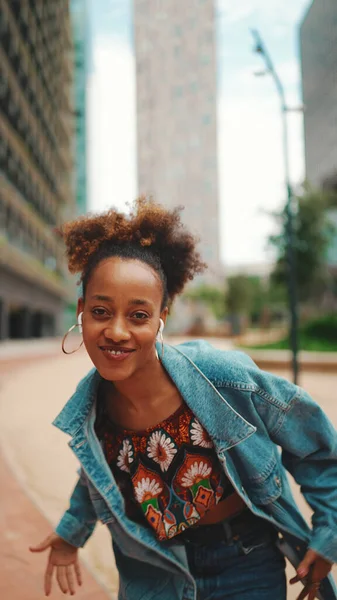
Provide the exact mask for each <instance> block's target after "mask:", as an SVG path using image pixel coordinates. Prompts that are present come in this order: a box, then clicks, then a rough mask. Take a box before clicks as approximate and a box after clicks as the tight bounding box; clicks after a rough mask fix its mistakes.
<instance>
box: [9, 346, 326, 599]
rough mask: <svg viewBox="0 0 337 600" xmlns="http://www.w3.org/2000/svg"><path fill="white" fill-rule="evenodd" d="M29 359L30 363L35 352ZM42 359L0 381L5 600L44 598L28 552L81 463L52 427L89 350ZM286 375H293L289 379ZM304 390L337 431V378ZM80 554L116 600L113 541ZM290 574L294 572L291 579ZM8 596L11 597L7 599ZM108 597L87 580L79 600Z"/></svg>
mask: <svg viewBox="0 0 337 600" xmlns="http://www.w3.org/2000/svg"><path fill="white" fill-rule="evenodd" d="M56 352H58V353H57V354H56ZM27 354H28V356H29V357H30V358H31V357H32V354H31V353H29V352H28V353H27ZM39 356H40V357H41V353H38V352H36V354H35V361H34V362H29V363H26V361H25V359H24V358H23V356H21V359H20V362H19V364H18V363H16V364H14V362H13V363H12V367H11V369H7V370H6V373H2V376H1V377H2V379H1V389H0V424H1V427H0V442H1V444H2V447H3V449H4V452H5V458H6V461H7V462H8V464H9V466H10V470H11V472H12V473H15V478H14V479H13V476H12V475H11V472H10V471H9V470H8V469H7V468H6V465H2V467H1V469H2V471H1V469H0V478H1V481H2V480H3V478H4V480H5V489H6V490H8V493H7V494H6V495H5V497H3V495H2V496H0V502H5V504H4V506H2V504H1V505H0V514H1V515H5V517H4V518H5V523H4V525H3V527H2V536H3V539H2V540H1V542H2V543H1V550H0V552H2V556H0V559H1V562H0V581H4V582H5V583H4V585H3V588H2V587H0V598H1V599H2V598H4V600H21V599H22V598H23V599H24V600H39V598H42V597H43V594H42V593H41V592H39V590H41V584H42V574H43V566H44V564H45V563H44V557H43V556H36V555H34V556H32V555H31V554H30V553H29V552H28V551H27V547H28V546H29V545H30V544H32V543H35V542H37V541H39V540H40V539H41V538H42V537H43V536H44V535H45V534H46V533H48V531H49V525H48V523H51V524H52V525H54V524H56V523H57V521H58V518H59V516H60V514H62V511H63V510H64V508H65V507H66V505H67V501H68V498H69V493H70V491H71V489H72V486H73V484H74V482H75V478H76V469H77V463H76V459H75V457H74V455H73V454H72V452H71V450H70V449H69V447H68V446H67V436H65V435H64V434H62V433H61V432H60V431H58V430H57V429H55V428H53V427H52V426H51V425H50V423H51V421H52V420H53V418H54V417H55V415H56V414H57V413H58V412H59V410H61V408H62V406H63V405H64V403H65V402H66V400H67V398H68V397H69V396H70V395H71V394H72V392H73V391H74V389H75V387H76V384H77V383H78V381H79V379H80V378H81V377H82V376H83V375H84V374H85V373H86V372H87V371H88V369H89V368H90V367H91V364H90V361H89V359H88V357H87V356H86V354H85V351H84V350H83V349H82V350H80V351H79V352H78V353H77V354H75V355H72V356H64V355H62V353H61V352H60V351H57V348H56V346H54V351H53V353H51V354H50V355H49V357H47V359H45V360H43V361H42V360H40V359H39ZM26 358H27V356H26ZM13 360H14V358H13ZM280 374H282V375H285V376H287V375H288V373H287V372H283V373H280ZM301 385H303V386H304V387H305V388H306V389H307V390H308V391H309V392H310V393H311V394H312V395H313V396H314V397H315V398H316V400H317V401H318V402H319V403H320V404H321V406H322V407H323V409H324V410H325V411H326V412H327V413H328V414H329V416H330V417H331V419H332V420H333V422H334V423H335V424H337V402H336V398H335V396H336V392H335V390H336V388H337V373H335V374H332V373H326V374H324V375H320V374H318V373H304V374H303V375H302V380H301ZM23 489H24V490H25V494H24V493H23V491H22V490H23ZM293 489H294V493H295V495H296V497H297V499H298V502H299V505H300V507H301V509H302V510H303V514H305V515H306V516H307V518H310V511H309V509H308V507H307V505H306V504H305V502H304V500H303V499H302V497H301V496H300V494H299V491H298V487H297V486H296V485H295V484H294V485H293ZM81 555H82V557H83V559H84V561H85V564H87V565H88V566H89V567H90V570H91V571H92V572H93V573H94V574H95V577H96V578H98V580H99V581H100V582H102V584H104V585H105V586H106V588H107V590H108V592H109V597H111V598H116V591H117V579H118V578H117V572H116V569H115V566H114V559H113V555H112V550H111V541H110V538H109V534H108V532H107V530H106V529H105V528H104V527H103V526H98V527H97V528H96V531H95V533H94V535H93V536H92V538H91V539H90V540H89V542H88V544H87V545H86V547H85V549H84V550H83V551H81ZM17 565H20V569H21V571H20V572H19V569H18V567H17ZM1 570H3V571H4V573H2V572H1ZM17 572H18V575H17V580H16V579H15V578H16V573H17ZM291 573H292V570H291V569H289V576H290V574H291ZM14 574H15V576H14ZM20 582H24V585H25V595H23V594H22V593H20V585H21V583H20ZM1 585H2V584H1ZM5 586H7V587H6V588H5ZM91 586H92V587H91ZM95 586H96V587H95ZM26 589H27V593H26ZM93 590H95V591H93ZM297 590H298V588H297ZM5 591H6V594H1V592H5ZM10 591H11V594H10V593H9V592H10ZM298 593H299V592H298V591H296V590H295V589H294V588H292V589H291V591H289V594H288V600H295V598H296V596H297V595H298ZM39 594H40V595H39ZM90 594H91V595H90ZM55 597H56V598H57V597H61V596H55ZM107 597H108V596H107V595H105V594H104V592H102V591H101V590H100V589H99V587H98V585H97V584H96V583H95V582H94V581H93V580H92V578H90V576H89V575H87V577H86V584H85V586H83V589H82V590H81V592H80V594H79V600H80V598H84V599H86V600H103V599H104V598H107Z"/></svg>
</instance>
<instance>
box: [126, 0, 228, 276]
mask: <svg viewBox="0 0 337 600" xmlns="http://www.w3.org/2000/svg"><path fill="white" fill-rule="evenodd" d="M134 37H135V51H136V75H137V144H138V148H137V150H138V191H139V193H140V194H151V195H153V196H154V197H155V199H156V200H158V201H159V202H160V203H163V204H164V205H166V206H168V207H175V206H177V205H183V206H185V211H184V213H183V218H184V219H185V221H186V223H188V225H189V227H190V228H191V229H192V230H193V231H194V232H195V233H196V234H198V235H199V237H200V238H201V245H200V248H201V252H202V255H203V258H204V259H205V260H206V262H207V263H208V264H209V273H210V274H211V275H212V274H213V275H216V274H217V273H218V266H219V211H218V165H217V97H216V96H217V83H216V48H215V14H214V6H213V1H212V0H209V1H208V2H205V1H204V0H199V1H198V2H194V3H193V10H191V7H190V6H189V3H188V2H182V1H181V0H167V1H166V2H158V0H135V1H134Z"/></svg>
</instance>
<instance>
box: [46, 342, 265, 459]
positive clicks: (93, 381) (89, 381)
mask: <svg viewBox="0 0 337 600" xmlns="http://www.w3.org/2000/svg"><path fill="white" fill-rule="evenodd" d="M160 351H161V347H159V346H158V352H159V353H160ZM161 361H162V363H163V366H164V367H165V369H166V371H167V373H168V374H169V376H170V377H171V379H172V380H173V381H174V383H175V384H176V386H177V388H178V390H179V391H180V393H181V395H182V397H183V398H184V400H185V402H186V404H187V405H188V406H189V407H190V408H191V410H192V411H193V413H194V414H195V416H196V417H197V418H198V420H199V421H200V422H201V423H202V425H203V426H204V427H205V428H206V430H207V431H208V433H209V434H210V436H211V437H212V438H213V440H214V441H215V442H216V443H217V445H218V450H219V451H223V450H228V449H229V448H231V447H233V446H235V445H236V444H238V443H240V442H242V441H243V440H245V439H246V438H248V437H249V436H250V435H252V434H253V433H255V431H256V428H255V427H254V426H253V425H251V424H250V423H248V421H246V420H245V419H244V418H243V417H242V416H241V415H239V414H238V413H237V412H236V411H235V410H234V409H233V408H232V407H231V406H230V405H229V404H228V402H227V401H226V399H225V398H224V397H223V396H222V395H221V394H220V393H219V392H218V390H217V389H216V388H215V386H214V385H213V384H212V383H211V381H209V379H207V377H206V376H205V375H204V374H203V373H202V372H201V371H200V369H199V368H198V367H197V365H195V363H193V361H192V360H191V359H190V358H188V356H186V355H185V354H184V353H183V352H182V351H181V350H179V349H178V348H176V347H173V346H168V345H165V346H164V355H163V357H161ZM100 380H101V377H100V375H99V373H98V371H97V370H96V369H92V370H91V371H90V372H89V373H88V375H87V376H86V377H85V378H84V379H82V381H81V382H80V384H79V386H78V387H77V389H76V392H75V393H74V394H73V396H71V398H70V399H69V401H68V402H67V404H66V405H65V407H64V408H63V410H62V411H61V412H60V414H59V415H58V416H57V417H56V419H55V420H54V422H53V425H55V426H56V427H58V428H59V429H61V430H62V431H64V432H65V433H67V434H69V435H71V436H75V434H76V433H77V432H78V431H79V430H80V429H81V428H82V427H83V426H84V424H85V422H86V419H87V417H88V415H89V413H90V411H91V409H92V407H93V404H94V402H95V399H96V394H97V389H98V385H99V382H100Z"/></svg>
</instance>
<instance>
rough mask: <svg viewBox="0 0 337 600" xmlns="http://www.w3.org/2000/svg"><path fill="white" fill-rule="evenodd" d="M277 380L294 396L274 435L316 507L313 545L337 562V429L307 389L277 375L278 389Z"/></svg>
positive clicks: (285, 461)
mask: <svg viewBox="0 0 337 600" xmlns="http://www.w3.org/2000/svg"><path fill="white" fill-rule="evenodd" d="M270 377H271V378H274V376H272V375H271V376H270ZM277 380H278V382H279V386H280V389H281V390H283V392H285V391H286V396H288V398H289V392H290V393H291V398H290V400H288V402H287V403H286V406H285V407H284V408H283V410H280V407H279V409H278V411H277V412H278V419H277V420H276V419H275V420H274V427H273V428H272V430H271V431H270V437H271V439H272V440H273V441H274V442H275V443H276V444H278V445H279V446H280V447H281V449H282V462H283V464H284V467H285V468H286V469H287V470H288V471H289V472H290V473H291V474H292V476H293V477H294V479H295V481H296V482H297V483H298V484H299V485H300V487H301V492H302V494H303V496H304V497H305V499H306V501H307V502H308V504H309V505H310V507H311V508H312V510H313V516H312V535H311V540H310V543H309V546H310V548H312V549H313V550H315V551H316V552H317V553H318V554H320V555H322V556H324V557H325V558H327V559H328V560H330V561H331V562H337V432H336V430H335V428H334V426H333V425H332V423H331V421H330V420H329V418H328V417H327V416H326V414H325V413H324V412H323V410H322V409H321V408H320V407H319V406H318V404H317V403H316V402H314V401H313V399H312V398H311V397H310V396H309V394H308V393H306V392H305V391H304V390H303V389H301V388H299V387H297V386H295V385H293V384H289V383H288V382H285V380H281V379H278V378H275V379H274V385H273V387H274V390H273V392H274V393H275V391H276V388H277V385H275V384H276V381H277ZM275 395H276V394H275ZM283 398H284V394H283ZM271 412H273V410H272V411H271Z"/></svg>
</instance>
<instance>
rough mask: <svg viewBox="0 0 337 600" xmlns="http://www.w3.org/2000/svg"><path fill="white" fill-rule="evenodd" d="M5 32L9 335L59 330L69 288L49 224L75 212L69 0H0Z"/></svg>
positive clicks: (4, 266)
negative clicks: (22, 0)
mask: <svg viewBox="0 0 337 600" xmlns="http://www.w3.org/2000/svg"><path fill="white" fill-rule="evenodd" d="M1 40H2V45H1V49H0V79H1V86H0V269H1V288H0V306H1V318H0V324H1V330H0V337H1V338H2V339H4V338H6V337H8V336H10V335H11V323H12V325H13V322H14V321H15V319H16V317H15V315H14V313H15V314H16V316H17V318H18V320H17V323H18V324H19V325H18V326H17V327H15V331H16V334H15V337H17V335H18V334H19V333H20V331H21V330H22V331H23V334H22V337H27V336H28V337H29V336H35V335H36V336H37V337H38V336H40V335H47V334H48V335H51V334H53V333H60V318H61V314H62V306H63V304H64V303H65V302H66V300H67V297H68V283H67V279H66V276H65V265H64V257H63V255H64V249H63V245H62V243H61V241H60V239H59V238H58V236H57V235H56V233H55V228H56V227H57V226H59V225H60V224H61V222H62V221H63V220H64V218H66V217H70V216H72V215H73V214H74V212H75V211H74V209H75V203H74V194H73V186H72V171H73V156H72V146H73V142H72V140H73V119H74V115H73V105H72V100H71V89H72V62H71V56H72V37H71V30H70V19H69V3H68V1H67V0H57V1H53V0H34V1H33V0H27V1H25V2H21V1H19V0H2V2H1ZM11 311H12V312H13V314H12V312H11ZM32 314H34V315H38V314H39V315H40V316H35V317H34V319H33V321H32V322H33V326H32V327H30V325H29V318H30V317H29V315H32ZM41 315H42V316H41ZM20 323H21V325H20Z"/></svg>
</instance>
